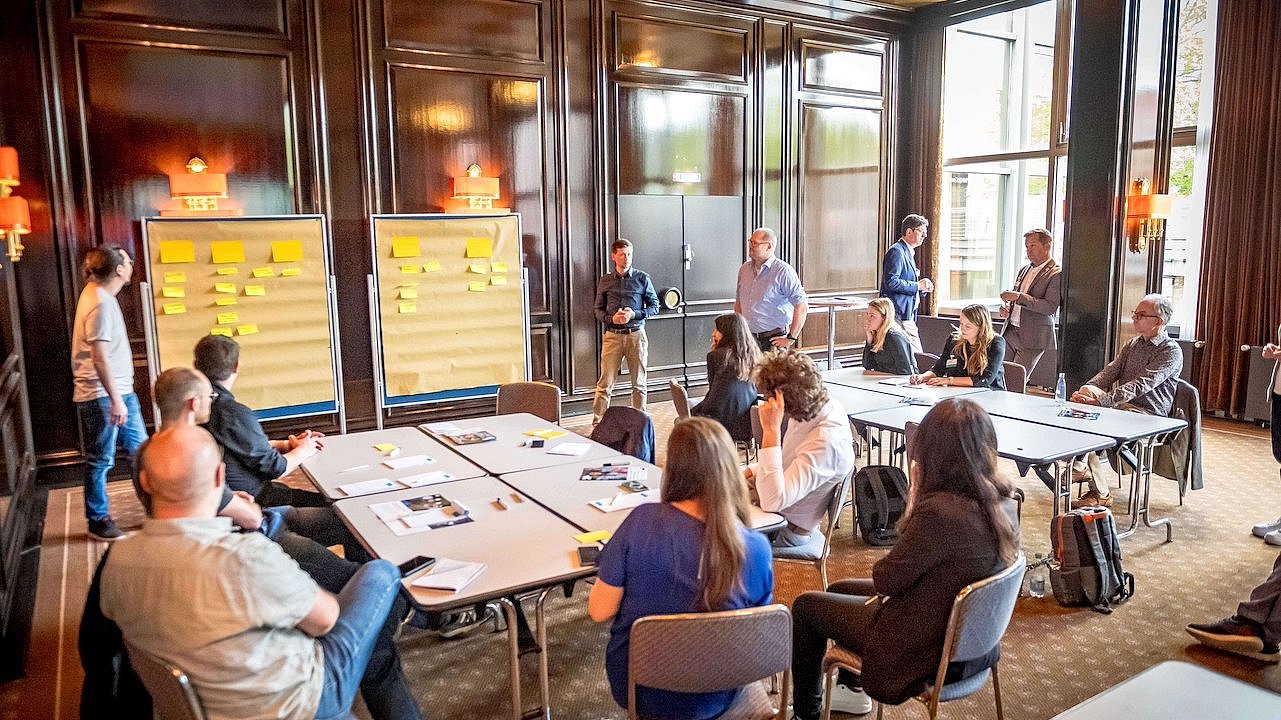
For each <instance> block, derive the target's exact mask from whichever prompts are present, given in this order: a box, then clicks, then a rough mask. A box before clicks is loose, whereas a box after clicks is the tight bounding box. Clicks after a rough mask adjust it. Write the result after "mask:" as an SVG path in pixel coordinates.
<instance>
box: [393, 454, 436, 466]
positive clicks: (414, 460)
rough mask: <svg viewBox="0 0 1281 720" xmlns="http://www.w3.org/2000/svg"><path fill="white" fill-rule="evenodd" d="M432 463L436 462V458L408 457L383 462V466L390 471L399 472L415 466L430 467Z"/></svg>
mask: <svg viewBox="0 0 1281 720" xmlns="http://www.w3.org/2000/svg"><path fill="white" fill-rule="evenodd" d="M434 462H436V458H434V457H430V456H428V455H410V456H409V457H403V458H393V459H391V460H383V465H386V466H387V467H388V468H390V469H392V470H400V469H402V468H407V467H414V466H416V465H430V464H431V463H434Z"/></svg>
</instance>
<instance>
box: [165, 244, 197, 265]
mask: <svg viewBox="0 0 1281 720" xmlns="http://www.w3.org/2000/svg"><path fill="white" fill-rule="evenodd" d="M195 261H196V246H195V245H193V244H192V242H191V241H190V240H162V241H161V242H160V262H161V263H162V264H164V265H170V264H172V263H188V262H195Z"/></svg>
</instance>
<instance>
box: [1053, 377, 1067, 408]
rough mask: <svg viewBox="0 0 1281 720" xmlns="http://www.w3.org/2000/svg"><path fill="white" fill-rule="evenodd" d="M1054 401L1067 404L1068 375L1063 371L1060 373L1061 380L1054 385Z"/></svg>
mask: <svg viewBox="0 0 1281 720" xmlns="http://www.w3.org/2000/svg"><path fill="white" fill-rule="evenodd" d="M1054 402H1056V403H1058V404H1060V405H1066V404H1067V377H1066V376H1065V375H1064V374H1063V373H1059V382H1058V383H1057V384H1056V385H1055V386H1054Z"/></svg>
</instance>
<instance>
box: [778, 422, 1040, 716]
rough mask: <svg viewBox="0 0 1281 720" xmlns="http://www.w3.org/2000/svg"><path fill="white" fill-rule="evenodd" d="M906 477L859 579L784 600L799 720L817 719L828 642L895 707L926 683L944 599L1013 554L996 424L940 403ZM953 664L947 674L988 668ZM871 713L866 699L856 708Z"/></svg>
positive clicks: (941, 630) (946, 609) (913, 450)
mask: <svg viewBox="0 0 1281 720" xmlns="http://www.w3.org/2000/svg"><path fill="white" fill-rule="evenodd" d="M908 459H909V462H910V467H911V476H912V482H911V484H910V485H909V487H910V488H911V491H910V495H909V497H908V505H907V512H906V513H905V514H904V515H903V519H902V520H900V521H899V525H898V531H899V541H898V543H896V544H895V545H894V548H893V549H892V550H890V552H889V554H888V555H886V556H885V557H883V558H881V559H880V560H878V561H877V563H876V564H875V565H873V566H872V577H871V579H862V580H842V581H840V582H837V583H833V584H832V586H831V587H829V588H828V591H827V592H807V593H805V594H803V595H801V596H800V597H799V598H797V599H796V602H795V604H793V606H792V628H793V633H792V681H793V683H794V686H795V690H796V692H795V693H794V694H795V706H794V708H795V713H796V717H797V718H799V720H812V719H813V718H817V717H818V715H819V711H820V709H821V704H822V691H821V688H820V683H821V681H822V670H821V664H822V661H823V653H824V652H826V651H827V641H828V639H829V638H830V639H833V640H835V641H836V642H837V643H839V644H840V645H841V646H843V647H846V648H849V649H850V650H853V651H854V652H857V653H859V655H861V656H862V658H863V673H862V676H861V678H860V680H861V683H862V687H863V689H864V690H865V691H866V693H867V694H868V695H870V696H871V697H872V698H875V699H877V700H880V701H882V702H887V703H890V704H898V703H901V702H903V701H904V700H906V699H908V698H910V697H912V696H913V695H915V694H917V693H919V692H920V691H921V690H923V689H924V688H925V685H926V684H927V683H928V682H931V681H932V680H933V679H934V673H935V671H936V670H937V669H938V664H939V658H940V657H942V654H943V640H944V634H945V633H946V631H947V621H948V616H949V615H950V614H951V611H952V601H953V600H954V599H955V598H956V594H957V593H958V592H960V591H961V588H963V587H965V586H966V585H969V584H970V583H972V582H976V581H978V580H982V579H983V578H986V577H989V576H991V575H994V574H996V573H997V572H999V571H1001V570H1002V569H1004V568H1006V567H1009V565H1010V563H1012V562H1014V559H1015V557H1017V555H1018V552H1019V543H1018V524H1017V521H1016V519H1015V518H1016V506H1015V503H1014V500H1012V499H1011V498H1010V493H1011V492H1013V486H1012V485H1010V483H1009V482H1008V481H1006V480H1004V479H1003V478H1001V477H1000V476H999V475H997V472H996V431H995V430H993V428H992V419H991V418H990V417H988V414H987V413H986V412H984V410H983V409H982V408H980V407H979V406H978V405H976V404H974V403H973V402H971V401H969V400H966V399H964V398H953V399H948V400H944V401H942V402H940V403H938V404H937V405H935V406H934V408H933V409H931V410H930V411H929V413H927V414H926V415H925V419H924V420H922V421H921V427H920V430H919V431H918V432H917V433H916V436H915V437H914V439H913V441H912V444H911V446H909V447H908ZM988 660H989V659H988V658H985V659H984V660H983V661H979V662H975V663H967V664H966V667H961V668H958V669H957V672H958V675H957V676H956V677H955V678H952V675H951V671H949V679H951V680H952V681H955V680H959V679H964V678H966V677H970V676H971V675H973V674H975V673H977V672H981V671H982V670H984V669H985V668H986V667H989V666H990V662H988ZM866 707H867V708H868V710H870V709H871V707H870V703H869V704H868V705H867V706H866Z"/></svg>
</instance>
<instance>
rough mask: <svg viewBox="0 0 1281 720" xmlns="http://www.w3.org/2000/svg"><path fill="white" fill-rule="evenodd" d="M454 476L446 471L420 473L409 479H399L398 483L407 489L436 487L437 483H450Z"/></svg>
mask: <svg viewBox="0 0 1281 720" xmlns="http://www.w3.org/2000/svg"><path fill="white" fill-rule="evenodd" d="M453 479H454V476H453V475H450V474H449V473H447V472H445V471H444V470H433V471H432V472H425V473H419V474H418V475H410V476H408V477H403V478H397V479H396V482H398V483H400V484H401V485H404V486H405V487H407V488H411V487H422V486H424V485H435V484H436V483H443V482H449V481H450V480H453Z"/></svg>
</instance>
